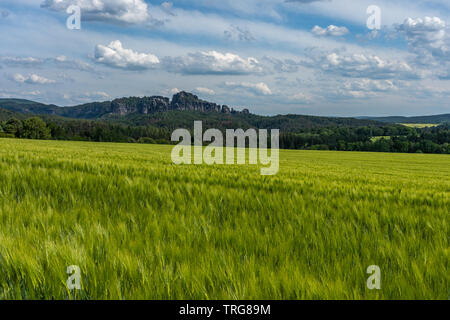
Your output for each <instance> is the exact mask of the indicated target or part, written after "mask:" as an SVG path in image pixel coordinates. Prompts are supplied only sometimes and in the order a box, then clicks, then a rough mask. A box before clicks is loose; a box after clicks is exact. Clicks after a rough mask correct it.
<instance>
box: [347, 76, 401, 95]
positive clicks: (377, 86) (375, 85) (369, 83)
mask: <svg viewBox="0 0 450 320" xmlns="http://www.w3.org/2000/svg"><path fill="white" fill-rule="evenodd" d="M344 87H345V88H346V89H348V90H351V91H375V92H383V91H391V90H396V89H397V86H396V85H395V84H394V82H393V81H392V80H371V79H358V80H355V81H351V82H346V83H345V84H344Z"/></svg>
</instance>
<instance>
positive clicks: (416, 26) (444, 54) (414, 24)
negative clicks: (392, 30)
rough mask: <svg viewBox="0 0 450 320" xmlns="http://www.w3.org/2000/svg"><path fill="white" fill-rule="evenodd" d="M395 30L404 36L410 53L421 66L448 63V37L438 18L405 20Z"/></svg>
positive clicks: (449, 36)
mask: <svg viewBox="0 0 450 320" xmlns="http://www.w3.org/2000/svg"><path fill="white" fill-rule="evenodd" d="M397 30H398V31H399V32H400V33H402V34H404V35H405V37H406V40H407V42H408V45H409V47H410V49H411V51H412V52H414V53H415V54H417V58H418V61H419V62H421V63H423V64H429V63H433V62H435V61H441V62H443V61H445V62H449V61H450V35H449V33H448V32H447V30H448V29H447V26H446V23H445V21H443V20H441V19H440V18H438V17H425V18H424V19H422V18H417V19H412V18H408V19H406V20H405V21H404V22H403V23H402V24H401V25H399V26H397Z"/></svg>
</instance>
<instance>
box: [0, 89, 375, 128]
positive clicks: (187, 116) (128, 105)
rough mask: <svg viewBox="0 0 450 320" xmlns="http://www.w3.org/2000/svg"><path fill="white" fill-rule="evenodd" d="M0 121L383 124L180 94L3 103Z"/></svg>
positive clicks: (269, 125)
mask: <svg viewBox="0 0 450 320" xmlns="http://www.w3.org/2000/svg"><path fill="white" fill-rule="evenodd" d="M0 110H2V111H0V120H7V119H9V118H11V117H13V116H14V117H16V118H19V119H20V118H23V117H24V116H26V117H30V116H34V115H38V116H41V117H44V118H47V119H48V118H52V117H56V118H59V117H64V118H70V119H85V120H101V121H107V122H114V123H122V124H125V125H133V126H148V125H151V126H154V127H159V128H167V129H174V128H191V127H192V126H193V122H194V121H195V120H202V121H204V122H205V125H207V126H208V127H214V128H218V129H224V128H243V129H246V128H263V129H271V128H277V129H281V130H282V131H284V132H297V131H299V130H302V129H305V128H322V127H333V126H346V127H347V126H348V127H361V126H369V125H377V124H380V123H378V122H376V121H372V120H365V119H354V118H333V117H316V116H304V115H278V116H271V117H265V116H259V115H255V114H251V113H250V111H249V110H248V109H244V110H242V111H237V110H235V109H234V108H230V107H228V106H226V105H218V104H216V103H213V102H208V101H204V100H201V99H199V98H198V97H197V96H195V95H193V94H191V93H187V92H180V93H177V94H175V95H174V96H173V98H172V100H170V99H169V98H165V97H159V96H154V97H142V98H140V97H130V98H120V99H115V100H113V101H105V102H92V103H87V104H83V105H79V106H73V107H59V106H56V105H47V104H42V103H39V102H34V101H29V100H21V99H0Z"/></svg>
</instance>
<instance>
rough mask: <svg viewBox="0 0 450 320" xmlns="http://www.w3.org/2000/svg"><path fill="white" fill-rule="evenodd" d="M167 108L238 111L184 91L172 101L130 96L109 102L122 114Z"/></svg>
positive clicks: (165, 110)
mask: <svg viewBox="0 0 450 320" xmlns="http://www.w3.org/2000/svg"><path fill="white" fill-rule="evenodd" d="M169 110H181V111H201V112H221V113H225V114H230V113H233V114H234V113H238V112H237V111H235V110H234V109H230V108H229V107H228V106H226V105H223V106H220V105H218V104H216V103H213V102H208V101H204V100H201V99H199V97H197V96H196V95H194V94H192V93H189V92H185V91H182V92H179V93H177V94H175V95H174V96H173V98H172V101H170V100H169V98H165V97H143V98H138V97H130V98H121V99H116V100H114V101H112V102H111V113H112V114H116V115H122V116H125V115H128V114H133V113H137V114H150V113H155V112H167V111H169ZM242 113H249V111H248V109H244V110H243V111H242Z"/></svg>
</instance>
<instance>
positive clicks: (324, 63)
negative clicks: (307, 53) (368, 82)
mask: <svg viewBox="0 0 450 320" xmlns="http://www.w3.org/2000/svg"><path fill="white" fill-rule="evenodd" d="M310 59H311V60H310V61H306V62H304V65H305V66H308V67H311V68H320V69H321V70H322V71H324V72H328V73H333V74H336V75H339V76H343V77H352V78H370V79H393V78H400V79H417V78H419V74H418V72H417V71H416V70H414V69H413V68H412V67H411V66H410V65H409V64H408V63H406V62H405V61H394V60H393V61H391V60H384V59H382V58H380V57H378V56H377V55H370V54H363V53H353V54H340V53H337V52H332V53H319V54H317V53H314V54H312V55H311V58H310Z"/></svg>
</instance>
